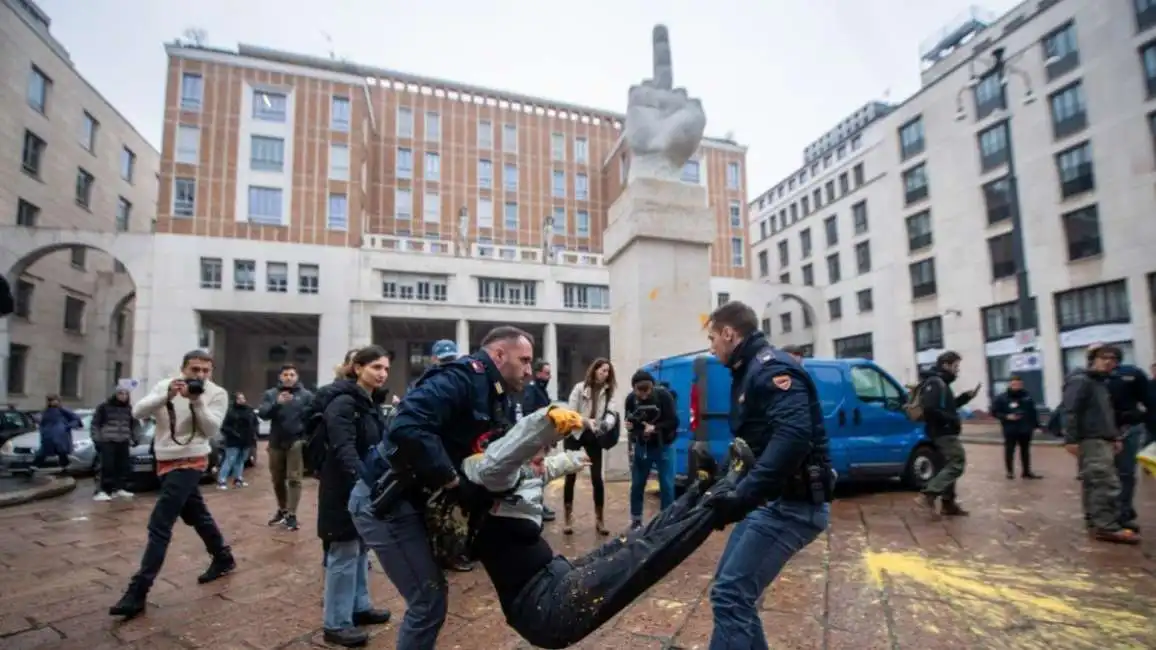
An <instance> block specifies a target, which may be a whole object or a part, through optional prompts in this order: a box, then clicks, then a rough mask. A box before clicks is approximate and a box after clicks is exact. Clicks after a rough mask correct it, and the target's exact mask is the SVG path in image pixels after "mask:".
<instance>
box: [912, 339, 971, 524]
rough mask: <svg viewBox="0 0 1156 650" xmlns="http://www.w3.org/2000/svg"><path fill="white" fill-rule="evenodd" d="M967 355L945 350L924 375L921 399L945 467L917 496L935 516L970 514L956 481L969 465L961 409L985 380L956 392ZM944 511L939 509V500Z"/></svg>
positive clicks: (925, 418)
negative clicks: (953, 386)
mask: <svg viewBox="0 0 1156 650" xmlns="http://www.w3.org/2000/svg"><path fill="white" fill-rule="evenodd" d="M962 361H963V357H961V356H959V353H957V352H951V351H948V352H944V353H943V354H941V355H939V357H938V358H937V359H936V360H935V367H933V368H931V369H929V370H926V371H924V372H923V373H922V374H921V376H920V381H919V388H917V389H916V390H918V391H919V400H920V404H921V405H922V406H923V421H924V422H926V424H927V437H928V438H930V439H931V443H932V444H933V445H935V448H936V450H937V451H939V453H940V455H941V456H942V457H943V467H942V468H940V470H939V471H938V472H937V473H936V474H935V476H933V477H932V478H931V480H930V481H928V482H927V485H926V486H925V487H924V488H923V492H922V493H921V494H920V495H919V497H918V498H917V499H916V503H917V504H918V505H919V507H920V508H922V509H924V510H926V511H927V512H929V513H931V514H932V515H935V514H942V515H944V516H947V517H966V516H967V515H968V514H969V513H968V512H967V510H964V509H963V508H962V507H960V505H959V501H958V499H957V498H956V493H955V484H956V482H958V481H959V479H960V477H961V476H963V471H964V469H966V467H967V454H966V452H964V449H963V442H961V441H960V439H959V434H960V432H961V430H962V425H961V423H960V418H959V409H960V408H962V407H963V406H964V405H965V404H967V403H968V402H970V401H971V400H973V399H975V396H976V395H977V394H978V393H979V389H980V388H982V387H983V384H982V383H979V384H976V385H975V388H973V389H971V390H969V391H966V392H964V393H960V394H959V395H956V394H955V393H954V392H953V391H952V390H951V384H952V383H953V382H955V380H956V378H957V377H959V368H960V365H962ZM937 501H939V502H940V503H939V507H940V510H939V512H938V513H937V512H936V502H937Z"/></svg>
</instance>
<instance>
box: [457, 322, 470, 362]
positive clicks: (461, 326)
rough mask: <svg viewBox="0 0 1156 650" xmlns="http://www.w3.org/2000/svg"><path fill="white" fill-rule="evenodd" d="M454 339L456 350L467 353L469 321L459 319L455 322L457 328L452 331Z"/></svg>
mask: <svg viewBox="0 0 1156 650" xmlns="http://www.w3.org/2000/svg"><path fill="white" fill-rule="evenodd" d="M454 340H455V342H456V343H457V344H458V352H459V353H461V354H469V353H470V352H472V351H473V350H470V321H468V320H466V319H464V318H463V319H461V320H459V321H458V323H457V329H456V330H455V331H454Z"/></svg>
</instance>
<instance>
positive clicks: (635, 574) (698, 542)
mask: <svg viewBox="0 0 1156 650" xmlns="http://www.w3.org/2000/svg"><path fill="white" fill-rule="evenodd" d="M724 480H725V479H724ZM701 500H702V494H701V491H700V490H699V488H698V485H697V484H695V485H692V486H691V487H690V489H688V490H687V491H686V493H685V494H683V495H682V497H680V498H679V499H678V500H676V501H675V502H674V503H673V504H672V505H671V506H670V507H669V508H667V509H666V510H663V511H662V512H660V513H659V514H658V516H656V517H655V518H654V519H653V520H651V521H650V523H649V524H647V525H646V526H644V527H643V528H641V529H639V530H636V531H633V532H631V533H630V534H629V535H627V536H624V537H616V538H614V539H612V540H611V541H609V542H607V543H606V544H604V545H603V546H602V547H601V548H598V549H595V550H594V551H592V552H591V553H589V554H587V555H585V556H583V557H580V558H577V559H575V560H567V559H566V558H564V557H561V556H558V557H555V558H554V560H553V561H552V562H550V564H548V565H546V567H545V568H543V569H541V570H540V571H538V573H537V574H535V575H534V576H533V577H532V578H531V579H530V580H529V581H528V582H527V583H526V585H525V586H524V587H522V589H521V591H520V592H519V593H518V596H517V597H516V598H515V599H514V601H513V602H512V603H511V605H510V607H509V608H508V610H507V611H506V621H507V622H508V623H509V624H510V627H512V628H514V630H515V631H517V632H518V634H520V635H522V637H523V638H524V639H526V640H527V641H529V642H530V644H531V645H533V646H535V647H539V648H565V647H569V646H571V645H573V644H575V643H577V642H578V641H581V640H582V639H584V638H586V637H587V636H589V635H590V633H591V632H593V631H595V630H597V629H598V628H599V627H601V626H602V625H604V624H605V623H606V622H607V621H609V620H610V619H611V618H613V617H614V616H615V615H616V614H618V613H619V612H621V611H622V610H623V609H625V608H626V607H627V606H628V605H629V604H630V603H632V602H634V600H635V599H636V598H638V597H639V596H641V595H642V594H643V593H644V592H646V590H647V589H649V588H650V587H652V586H654V584H655V583H656V582H658V581H659V580H661V579H662V578H664V577H665V576H666V575H667V574H668V573H670V572H671V571H672V570H674V568H675V567H677V566H678V565H679V564H681V563H682V562H683V561H684V560H686V558H688V557H690V555H691V554H692V553H694V552H695V551H696V550H698V548H699V547H700V546H702V544H703V542H705V541H706V539H707V538H708V537H710V534H711V533H712V532H713V531H714V521H713V514H712V511H711V510H710V509H709V508H707V507H704V506H702V505H700V501H701ZM542 543H543V544H544V543H545V542H544V541H543V542H542Z"/></svg>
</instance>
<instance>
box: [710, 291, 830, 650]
mask: <svg viewBox="0 0 1156 650" xmlns="http://www.w3.org/2000/svg"><path fill="white" fill-rule="evenodd" d="M758 323H759V321H758V316H757V315H756V314H755V312H754V310H753V309H751V308H750V307H748V306H747V305H745V304H743V303H741V302H729V303H727V304H725V305H723V306H721V307H719V308H718V309H716V310H715V311H714V313H712V314H711V315H710V321H709V323H708V326H709V330H710V331H709V338H710V349H711V352H712V353H713V354H714V355H715V356H716V357H718V359H719V361H721V362H722V363H723V364H725V365H726V366H727V367H728V368H730V371H731V377H732V383H731V411H730V425H731V432H732V433H734V435H735V437H736V438H742V439H743V440H745V441H746V443H747V444H748V445H749V446H750V448H751V451H753V452H754V454H755V456H756V457H757V458H758V462H757V463H756V464H755V466H754V468H753V469H752V470H751V472H750V473H749V474H748V475H747V476H746V478H744V479H743V480H742V481H741V482H740V483H739V484H738V488H737V490H736V491H735V493H734V494H732V495H728V496H727V497H726V498H725V499H723V500H715V501H713V502H712V503H711V507H713V508H715V509H716V511H717V512H718V515H717V517H718V518H717V520H716V525H720V526H721V525H726V524H729V523H734V522H739V523H738V525H737V526H735V528H734V530H733V531H732V532H731V536H730V540H729V541H728V542H727V547H726V550H725V551H723V555H722V558H721V559H720V560H719V565H718V571H717V573H716V574H715V583H714V587H713V588H712V590H711V595H710V601H711V608H712V609H713V611H714V633H713V634H712V635H711V640H710V649H711V650H724V649H736V648H742V649H743V650H754V649H757V648H766V647H768V646H767V639H766V637H765V635H764V634H763V624H762V620H761V619H760V618H759V611H758V601H759V599H760V597H761V596H762V593H763V591H764V590H765V589H766V588H767V587H768V586H769V585H770V584H771V582H772V581H773V580H774V579H775V577H776V576H777V575H778V574H779V571H781V570H782V568H783V567H784V566H785V565H786V564H787V562H788V561H789V560H790V559H791V557H792V556H794V555H795V553H798V552H799V551H800V550H802V549H803V548H804V547H805V546H807V545H808V544H810V543H811V542H812V541H814V540H815V538H817V537H818V536H819V535H820V534H822V533H823V531H825V530H826V529H827V522H828V519H829V516H830V505H829V503H828V502H829V501H830V500H831V492H832V489H833V487H834V486H833V484H834V474H833V472H832V469H831V463H830V458H829V456H828V449H827V433H826V431H825V430H824V428H823V414H822V410H821V409H820V406H819V398H818V391H817V390H816V388H815V384H814V383H813V382H812V380H811V377H810V376H809V375H808V374H807V372H806V371H805V370H803V368H802V366H800V365H799V364H798V362H796V361H795V360H794V359H793V358H792V357H791V356H790V355H788V354H787V353H785V352H783V351H781V350H777V349H775V348H773V347H771V344H770V342H769V341H767V339H766V337H765V336H764V335H763V333H762V332H760V331H759V330H758Z"/></svg>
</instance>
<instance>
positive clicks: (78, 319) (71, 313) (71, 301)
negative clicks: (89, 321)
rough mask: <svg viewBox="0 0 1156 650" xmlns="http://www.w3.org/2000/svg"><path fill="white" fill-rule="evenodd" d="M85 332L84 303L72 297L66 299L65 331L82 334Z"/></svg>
mask: <svg viewBox="0 0 1156 650" xmlns="http://www.w3.org/2000/svg"><path fill="white" fill-rule="evenodd" d="M83 330H84V301H83V300H81V299H80V298H73V297H72V296H65V297H64V331H66V332H71V333H73V334H82V333H83Z"/></svg>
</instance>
